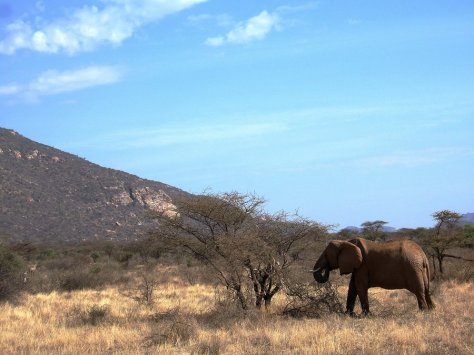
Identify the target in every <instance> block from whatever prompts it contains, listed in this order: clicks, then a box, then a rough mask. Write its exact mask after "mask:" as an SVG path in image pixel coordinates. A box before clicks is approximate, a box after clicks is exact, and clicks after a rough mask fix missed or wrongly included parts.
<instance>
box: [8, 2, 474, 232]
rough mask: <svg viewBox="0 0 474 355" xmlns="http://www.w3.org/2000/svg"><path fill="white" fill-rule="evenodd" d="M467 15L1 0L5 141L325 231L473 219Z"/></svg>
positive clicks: (374, 6)
mask: <svg viewBox="0 0 474 355" xmlns="http://www.w3.org/2000/svg"><path fill="white" fill-rule="evenodd" d="M473 58H474V3H473V2H472V1H441V0H440V1H422V0H420V1H403V0H397V1H375V0H373V1H368V0H367V1H362V0H361V1H335V0H332V1H330V0H326V1H314V2H313V1H267V0H264V1H238V2H231V1H223V0H208V1H205V0H176V1H171V0H167V1H165V0H141V1H140V0H81V1H79V0H74V1H67V2H64V1H59V0H40V1H36V2H35V1H26V0H24V1H17V0H16V1H3V0H0V73H1V75H0V126H3V127H7V128H12V129H15V130H17V131H18V132H20V133H21V134H23V135H25V136H27V137H29V138H31V139H34V140H37V141H39V142H42V143H44V144H48V145H52V146H54V147H56V148H59V149H62V150H65V151H68V152H72V153H74V154H77V155H79V156H81V157H85V158H87V159H88V160H90V161H92V162H95V163H98V164H100V165H103V166H107V167H112V168H116V169H120V170H124V171H127V172H130V173H133V174H136V175H138V176H141V177H144V178H149V179H153V180H158V181H162V182H165V183H168V184H171V185H174V186H177V187H180V188H182V189H184V190H187V191H190V192H195V193H198V192H202V191H203V190H205V189H206V188H212V189H213V190H214V191H217V192H219V191H233V190H237V191H240V192H244V193H245V192H256V193H257V194H259V195H262V196H264V197H265V198H266V199H267V200H268V201H269V202H268V204H267V207H268V209H269V210H270V211H278V210H282V209H283V210H287V211H290V212H291V211H295V210H298V212H299V213H300V214H301V215H303V216H306V217H310V218H313V219H315V220H317V221H320V222H323V223H328V224H339V225H340V227H344V226H347V225H356V226H357V225H360V224H361V223H363V222H364V221H367V220H375V219H383V220H385V221H388V222H389V224H390V225H392V226H395V227H404V226H405V227H416V226H431V225H432V224H433V222H432V218H431V216H430V215H431V213H433V212H434V211H437V210H440V209H452V210H454V211H457V212H461V213H465V212H474V205H473V201H474V178H473V176H474V164H473V162H474V139H473V133H474V64H473V63H474V60H473Z"/></svg>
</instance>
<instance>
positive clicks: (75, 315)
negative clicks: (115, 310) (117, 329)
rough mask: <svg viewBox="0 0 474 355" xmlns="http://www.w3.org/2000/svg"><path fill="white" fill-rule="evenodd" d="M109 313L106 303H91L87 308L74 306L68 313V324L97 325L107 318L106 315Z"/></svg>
mask: <svg viewBox="0 0 474 355" xmlns="http://www.w3.org/2000/svg"><path fill="white" fill-rule="evenodd" d="M109 313H110V309H109V306H108V305H100V306H99V305H92V306H90V307H89V308H87V309H85V310H84V309H81V307H79V306H76V307H74V309H73V311H72V312H71V313H70V314H69V317H70V320H69V325H70V326H82V325H93V326H96V325H99V324H102V323H104V322H105V321H106V320H107V316H108V315H109Z"/></svg>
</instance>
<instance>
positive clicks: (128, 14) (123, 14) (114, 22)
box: [0, 0, 206, 54]
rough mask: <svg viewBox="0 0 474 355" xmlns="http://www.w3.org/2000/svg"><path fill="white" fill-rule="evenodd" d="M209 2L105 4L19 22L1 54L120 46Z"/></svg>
mask: <svg viewBox="0 0 474 355" xmlns="http://www.w3.org/2000/svg"><path fill="white" fill-rule="evenodd" d="M205 1H206V0H173V1H169V0H144V1H136V0H106V1H104V4H105V5H104V6H103V7H102V8H99V7H97V6H84V7H82V8H78V9H74V10H72V11H71V12H70V13H69V14H68V16H66V17H65V18H59V19H56V20H53V21H51V22H45V21H42V22H40V24H36V22H35V24H32V23H30V22H27V21H24V20H16V21H14V22H11V23H10V24H8V25H7V26H6V28H5V31H6V35H5V36H4V37H5V38H4V39H3V40H1V41H0V53H3V54H14V53H15V52H16V51H17V50H20V49H30V50H33V51H37V52H46V53H58V52H66V53H69V54H74V53H78V52H82V51H88V50H92V49H94V48H96V47H97V46H99V45H101V44H103V43H110V44H114V45H118V44H120V43H122V42H123V41H124V40H126V39H127V38H129V37H131V36H132V35H133V33H134V32H135V31H136V30H137V28H139V27H141V26H143V25H145V24H147V23H150V22H153V21H157V20H160V19H161V18H163V17H165V16H166V15H170V14H173V13H176V12H179V11H182V10H184V9H186V8H188V7H190V6H192V5H194V4H198V3H201V2H205Z"/></svg>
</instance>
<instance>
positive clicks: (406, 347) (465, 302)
mask: <svg viewBox="0 0 474 355" xmlns="http://www.w3.org/2000/svg"><path fill="white" fill-rule="evenodd" d="M456 263H458V261H452V262H451V261H450V262H449V263H448V267H449V268H448V271H450V270H458V269H459V266H458V264H456ZM91 265H92V266H93V265H94V264H91ZM104 265H106V264H105V263H104ZM462 265H463V267H466V268H469V265H467V266H466V265H465V264H462ZM144 268H145V266H143V265H140V263H136V265H127V267H124V266H122V267H121V268H120V269H116V270H115V271H114V272H115V273H116V276H117V277H118V278H117V279H115V282H111V283H104V284H102V285H101V286H95V287H84V288H82V287H78V289H72V290H64V287H63V289H61V288H59V289H54V290H48V291H43V292H41V290H40V289H38V288H37V290H36V291H35V292H22V293H19V294H18V295H16V296H15V297H10V300H9V301H6V302H3V303H1V304H0V333H1V335H2V336H1V338H0V353H2V354H32V353H35V354H85V353H87V354H105V353H111V354H115V353H122V354H148V353H160V354H190V353H194V354H221V353H222V354H242V353H246V354H355V353H363V354H393V353H397V354H419V353H426V354H472V353H474V334H473V326H474V302H472V300H473V299H474V283H473V282H472V277H471V276H472V274H471V275H470V276H469V275H467V274H466V273H462V275H460V276H459V275H458V277H452V278H448V279H444V280H441V279H440V280H436V281H434V282H433V284H432V294H433V299H434V301H435V302H436V306H437V308H436V309H435V310H434V311H433V312H427V313H421V312H419V311H418V309H417V305H416V299H415V297H414V296H412V295H411V294H410V293H409V292H407V291H403V290H397V291H386V290H382V289H371V290H369V292H370V294H369V297H370V300H371V311H372V316H370V317H368V318H350V317H347V316H345V315H342V314H336V313H333V314H332V313H329V312H328V313H326V314H325V315H323V316H322V317H320V318H306V317H300V318H293V317H289V316H284V315H282V311H283V308H284V306H285V304H286V303H287V296H285V295H284V293H283V292H281V293H279V294H277V296H275V299H274V302H273V304H272V306H271V308H270V309H269V310H267V311H265V310H261V311H259V310H250V311H246V312H243V311H241V310H239V309H238V308H236V307H235V306H234V305H233V304H232V303H231V302H230V301H229V300H228V299H227V298H226V296H225V292H224V291H223V290H222V289H221V288H220V287H219V286H216V285H213V284H212V283H208V282H205V279H203V278H200V277H199V275H200V273H201V272H203V271H204V270H203V269H202V268H200V267H197V266H189V265H188V266H186V265H181V266H173V265H163V264H160V263H158V264H155V265H153V266H152V267H150V266H148V267H147V269H146V270H145V269H144ZM93 270H95V269H93ZM187 270H189V271H187ZM191 271H193V272H194V274H193V273H192V272H191ZM35 272H38V273H39V272H41V270H37V271H35ZM93 272H95V273H96V274H97V273H98V272H97V271H93ZM147 275H154V277H153V278H149V277H147ZM193 275H194V276H193ZM196 275H197V276H196ZM466 275H467V276H468V277H466ZM201 276H202V275H201ZM461 276H462V277H461ZM310 278H311V274H308V281H309V280H310ZM52 279H55V280H56V279H57V275H56V276H54V277H52ZM203 280H204V281H203ZM33 281H34V280H33ZM33 281H32V282H33ZM34 282H36V283H41V282H46V281H45V279H44V278H41V277H39V278H38V279H36V281H34ZM333 282H334V283H335V284H338V285H340V286H339V287H338V291H339V298H340V300H341V301H342V302H344V300H345V292H346V290H347V286H346V285H347V282H348V279H346V277H339V276H337V277H335V279H334V280H333ZM147 285H148V286H147ZM63 286H64V284H63ZM150 290H152V291H153V292H150ZM356 311H357V312H360V309H356Z"/></svg>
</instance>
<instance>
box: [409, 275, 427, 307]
mask: <svg viewBox="0 0 474 355" xmlns="http://www.w3.org/2000/svg"><path fill="white" fill-rule="evenodd" d="M411 281H412V282H410V283H409V288H408V290H409V291H410V292H412V293H413V294H414V295H415V296H416V300H417V302H418V308H419V309H420V310H425V309H427V308H428V304H427V302H426V299H425V285H424V280H423V275H417V277H416V278H414V279H412V280H411Z"/></svg>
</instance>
